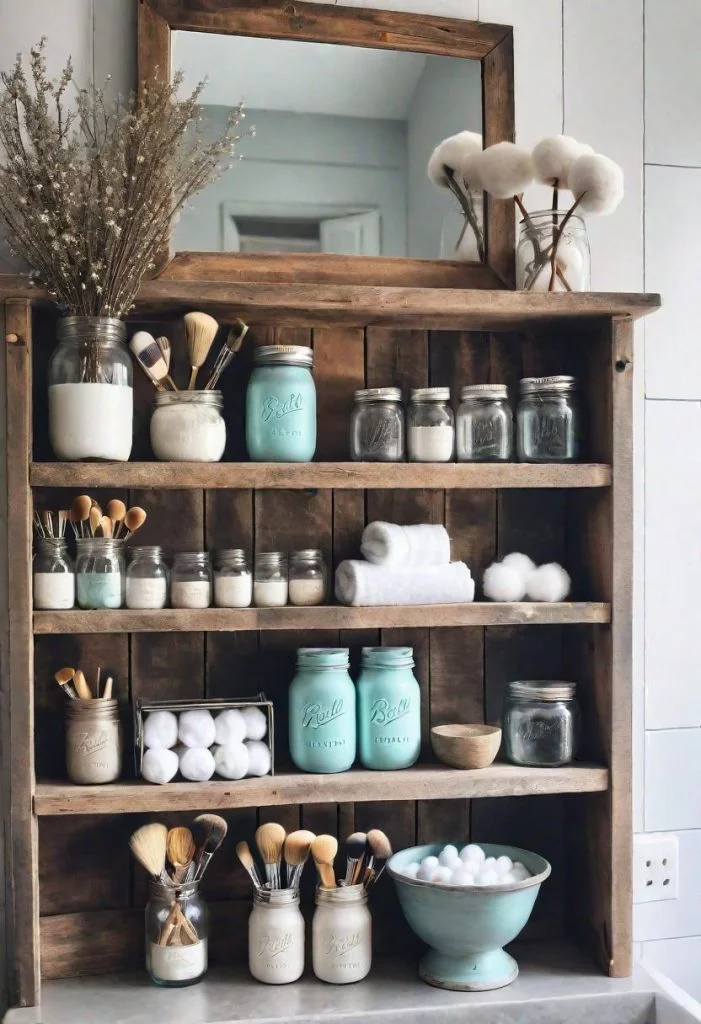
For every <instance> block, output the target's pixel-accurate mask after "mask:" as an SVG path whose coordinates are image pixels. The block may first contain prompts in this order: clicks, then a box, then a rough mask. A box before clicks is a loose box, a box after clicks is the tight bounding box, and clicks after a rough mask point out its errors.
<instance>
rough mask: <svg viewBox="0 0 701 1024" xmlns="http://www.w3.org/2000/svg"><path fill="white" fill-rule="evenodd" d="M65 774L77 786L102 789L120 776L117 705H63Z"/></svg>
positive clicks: (104, 702)
mask: <svg viewBox="0 0 701 1024" xmlns="http://www.w3.org/2000/svg"><path fill="white" fill-rule="evenodd" d="M66 771H67V773H68V778H69V779H70V780H71V782H75V783H76V785H78V786H97V785H103V784H104V783H107V782H114V781H115V780H116V779H118V778H119V776H120V775H121V774H122V727H121V725H120V721H119V702H118V701H116V700H104V699H99V700H97V699H94V700H80V699H77V700H69V701H67V702H66Z"/></svg>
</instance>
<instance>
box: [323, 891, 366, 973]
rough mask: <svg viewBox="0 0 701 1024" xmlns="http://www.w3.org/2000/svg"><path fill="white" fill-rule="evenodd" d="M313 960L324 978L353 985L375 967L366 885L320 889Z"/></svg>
mask: <svg viewBox="0 0 701 1024" xmlns="http://www.w3.org/2000/svg"><path fill="white" fill-rule="evenodd" d="M315 903H316V910H315V911H314V920H313V921H312V963H313V967H314V974H315V975H316V976H317V978H319V979H320V981H327V982H329V983H330V984H332V985H349V984H350V983H351V982H354V981H362V979H363V978H365V977H367V975H368V974H369V973H370V968H371V966H372V918H371V916H370V911H369V910H368V896H367V890H366V889H365V886H364V885H344V886H338V887H337V888H336V889H322V888H318V889H317V890H316V899H315Z"/></svg>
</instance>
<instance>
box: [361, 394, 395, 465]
mask: <svg viewBox="0 0 701 1024" xmlns="http://www.w3.org/2000/svg"><path fill="white" fill-rule="evenodd" d="M350 453H351V459H352V460H353V461H354V462H403V461H404V458H405V454H404V405H403V404H402V393H401V391H400V390H399V388H362V389H361V390H359V391H356V392H355V396H354V400H353V410H352V412H351V421H350Z"/></svg>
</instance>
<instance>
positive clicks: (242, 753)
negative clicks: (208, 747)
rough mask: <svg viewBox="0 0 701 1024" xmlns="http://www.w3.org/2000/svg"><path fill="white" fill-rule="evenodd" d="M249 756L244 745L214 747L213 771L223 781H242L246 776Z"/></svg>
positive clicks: (229, 744)
mask: <svg viewBox="0 0 701 1024" xmlns="http://www.w3.org/2000/svg"><path fill="white" fill-rule="evenodd" d="M249 763H250V755H249V753H248V747H247V746H246V744H245V743H236V742H232V743H224V744H222V745H221V746H218V747H214V770H215V772H216V773H217V775H221V777H222V778H223V779H243V778H245V777H246V775H248V768H249Z"/></svg>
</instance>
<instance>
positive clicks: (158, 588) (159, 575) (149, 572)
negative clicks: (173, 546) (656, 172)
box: [126, 546, 168, 608]
mask: <svg viewBox="0 0 701 1024" xmlns="http://www.w3.org/2000/svg"><path fill="white" fill-rule="evenodd" d="M126 596H127V601H126V603H127V608H165V606H166V604H167V603H168V569H167V567H166V564H165V562H164V561H163V549H162V548H160V547H158V546H154V547H140V548H133V549H132V552H131V561H130V563H129V567H128V569H127V595H126Z"/></svg>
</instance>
